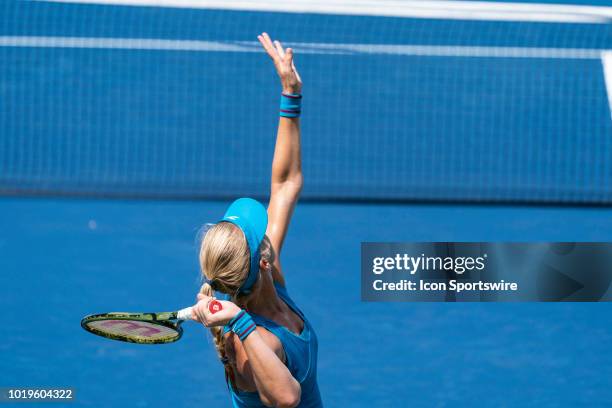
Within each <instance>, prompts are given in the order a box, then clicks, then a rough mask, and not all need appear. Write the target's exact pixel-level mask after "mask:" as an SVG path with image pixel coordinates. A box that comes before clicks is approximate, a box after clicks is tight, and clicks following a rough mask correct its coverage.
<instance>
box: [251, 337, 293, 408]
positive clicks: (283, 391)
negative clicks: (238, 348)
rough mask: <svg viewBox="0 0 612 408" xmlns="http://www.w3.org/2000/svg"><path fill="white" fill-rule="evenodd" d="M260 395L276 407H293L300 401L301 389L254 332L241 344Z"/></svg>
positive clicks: (283, 365)
mask: <svg viewBox="0 0 612 408" xmlns="http://www.w3.org/2000/svg"><path fill="white" fill-rule="evenodd" d="M242 345H243V347H244V350H245V351H246V354H247V357H248V360H249V365H250V367H251V371H252V373H253V377H254V379H255V383H256V384H257V389H258V390H259V392H260V394H263V395H264V396H265V397H266V399H267V400H269V401H270V402H272V403H273V404H274V406H277V407H294V406H296V405H297V404H298V403H299V401H300V394H301V387H300V384H299V383H298V382H297V381H296V380H295V378H293V376H292V375H291V373H290V372H289V369H287V367H286V366H285V364H283V362H282V361H281V360H280V359H279V358H278V356H277V355H276V354H275V353H274V351H272V350H271V349H270V347H268V345H267V344H266V343H265V342H264V340H263V339H262V337H261V336H260V335H259V333H257V331H254V332H253V333H251V334H250V335H249V336H248V337H247V338H246V339H244V341H243V342H242Z"/></svg>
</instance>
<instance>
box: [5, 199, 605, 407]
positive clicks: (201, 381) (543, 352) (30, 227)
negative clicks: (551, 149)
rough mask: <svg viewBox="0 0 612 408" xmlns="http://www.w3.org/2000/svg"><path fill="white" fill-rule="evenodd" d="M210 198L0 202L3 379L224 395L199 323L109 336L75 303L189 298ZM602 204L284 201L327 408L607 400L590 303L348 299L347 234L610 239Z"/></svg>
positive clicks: (87, 393) (292, 268)
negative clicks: (159, 338)
mask: <svg viewBox="0 0 612 408" xmlns="http://www.w3.org/2000/svg"><path fill="white" fill-rule="evenodd" d="M225 206H226V203H225V202H222V201H213V202H210V201H202V202H197V201H194V202H189V201H183V202H172V201H118V200H71V199H17V198H4V199H2V200H0V225H2V234H1V235H0V270H1V271H2V274H1V275H0V277H1V284H0V288H1V289H0V291H1V292H0V307H1V308H2V310H3V312H4V315H5V321H4V324H3V327H4V329H3V334H2V338H3V341H2V343H1V344H0V350H1V355H2V358H0V384H3V385H18V386H26V385H36V386H73V387H76V389H77V391H76V398H77V403H76V405H78V406H81V405H82V406H117V407H124V406H134V407H157V406H201V407H220V406H227V404H228V394H227V390H226V388H225V385H224V383H223V370H222V367H221V365H220V363H219V362H218V361H217V359H216V357H215V355H214V352H213V347H212V345H211V340H210V339H209V337H208V335H207V331H205V330H204V329H203V328H202V327H201V326H198V325H196V324H189V322H187V323H185V325H184V327H185V334H184V336H183V339H182V340H181V341H179V342H178V343H174V344H170V345H160V346H142V345H133V344H126V343H119V342H113V341H109V340H106V339H102V338H99V337H95V336H92V335H91V334H89V333H86V332H85V331H84V330H82V329H81V328H80V326H79V320H80V319H81V317H82V316H83V315H85V314H89V313H94V312H102V311H112V310H127V311H142V310H151V311H157V310H174V309H176V308H177V307H182V306H185V305H188V304H189V303H190V302H191V300H192V299H193V298H194V296H195V293H196V292H197V290H198V288H199V285H198V273H199V272H198V261H197V245H196V241H195V236H196V232H197V229H198V226H200V225H202V224H203V223H205V222H211V221H215V220H216V219H217V218H218V217H219V216H220V214H222V213H223V210H224V208H225ZM611 231H612V210H610V209H597V208H581V209H580V208H578V209H576V208H537V207H502V206H498V207H487V206H435V205H427V206H425V205H349V204H344V205H338V204H300V205H298V208H297V211H296V214H295V217H294V220H293V224H292V226H291V230H290V232H289V236H288V238H287V241H286V246H285V252H284V254H283V262H284V267H285V269H286V274H287V279H288V288H289V290H290V293H291V294H292V295H293V297H294V298H295V299H296V301H297V302H298V304H300V305H301V306H302V308H303V309H304V311H305V313H306V314H307V315H308V317H309V318H310V319H311V320H312V322H313V324H314V326H315V328H316V330H317V333H318V335H319V341H320V356H319V383H320V387H321V392H322V394H323V398H324V401H325V403H326V405H327V406H331V407H335V406H346V407H348V406H350V407H370V406H380V407H397V406H415V407H432V406H449V407H450V406H465V407H473V406H492V407H516V406H538V407H556V406H589V407H592V406H606V405H607V404H608V403H609V402H610V401H611V400H612V386H611V385H612V383H611V382H610V378H612V368H611V367H612V351H611V350H610V344H611V342H612V330H611V329H610V327H611V324H612V317H611V315H612V309H611V308H610V306H609V304H602V303H587V304H578V303H567V304H563V303H561V304H558V303H555V304H543V303H538V304H535V303H534V304H495V303H486V304H468V303H454V304H437V303H436V304H416V303H362V302H361V301H360V289H359V282H360V278H359V248H360V242H361V241H408V240H417V241H418V240H422V241H429V240H434V241H435V240H449V241H452V240H475V241H478V240H500V241H503V240H506V241H508V240H509V241H530V240H552V241H555V240H556V241H563V240H587V241H589V240H598V241H609V240H611V239H612V232H611Z"/></svg>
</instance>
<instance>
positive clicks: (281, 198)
mask: <svg viewBox="0 0 612 408" xmlns="http://www.w3.org/2000/svg"><path fill="white" fill-rule="evenodd" d="M257 38H258V39H259V41H260V42H261V44H262V45H263V47H264V49H265V50H266V52H267V53H268V55H269V56H270V58H271V59H272V61H273V62H274V66H275V67H276V71H277V73H278V76H279V77H280V80H281V85H282V91H283V94H286V95H298V94H300V93H301V91H302V80H301V78H300V75H299V74H298V72H297V70H296V68H295V64H294V63H293V50H292V49H291V48H287V49H286V50H285V49H283V47H282V45H281V43H280V42H279V41H274V42H272V40H271V39H270V36H269V35H268V34H267V33H263V34H262V35H260V36H258V37H257ZM302 183H303V178H302V159H301V146H300V120H299V117H295V118H289V117H282V116H281V117H280V119H279V123H278V132H277V134H276V147H275V149H274V159H273V160H272V179H271V192H270V203H269V205H268V219H269V220H268V230H267V231H266V235H267V236H268V238H270V242H271V243H272V247H273V248H274V251H275V253H276V256H275V257H274V263H273V265H272V271H273V275H274V279H275V280H276V281H277V282H279V283H281V284H282V285H284V284H285V282H284V278H283V275H282V272H281V266H280V252H281V249H282V246H283V241H284V239H285V235H286V234H287V229H288V227H289V222H290V220H291V215H292V214H293V209H294V207H295V204H296V202H297V200H298V197H299V195H300V191H301V190H302Z"/></svg>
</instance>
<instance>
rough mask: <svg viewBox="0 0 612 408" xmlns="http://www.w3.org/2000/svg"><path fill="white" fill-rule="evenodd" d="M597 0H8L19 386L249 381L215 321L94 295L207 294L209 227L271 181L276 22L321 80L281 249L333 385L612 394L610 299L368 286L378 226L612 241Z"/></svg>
mask: <svg viewBox="0 0 612 408" xmlns="http://www.w3.org/2000/svg"><path fill="white" fill-rule="evenodd" d="M559 2H561V3H576V2H570V1H566V0H563V1H559ZM76 3H78V2H76ZM287 3H290V2H289V1H288V2H287ZM313 3H314V2H313ZM326 3H327V2H326ZM329 3H334V2H333V1H330V2H329ZM398 3H399V2H398ZM436 3H438V2H436ZM456 3H458V4H459V3H461V2H456ZM496 3H503V2H492V4H496ZM527 3H534V7H535V5H536V2H535V1H532V2H527ZM537 3H538V4H537V5H538V7H540V6H542V7H543V5H542V4H539V3H551V1H543V2H537ZM608 3H609V2H605V1H599V0H593V1H591V2H589V4H591V5H598V6H605V5H609V4H608ZM283 4H284V3H283ZM481 4H483V3H481ZM584 4H586V3H583V5H584ZM485 6H486V7H489V5H486V4H485ZM486 7H485V8H486ZM489 9H490V7H489ZM495 10H497V9H495ZM435 11H436V12H438V11H440V10H439V7H438V9H437V10H435ZM506 12H508V11H506ZM499 13H500V12H499V11H496V12H495V15H496V16H497V17H499V15H500V14H499ZM589 13H591V11H589V12H588V13H586V14H581V12H576V13H574V12H573V11H572V12H566V13H561V15H558V16H557V17H556V19H557V20H555V21H552V22H551V21H541V20H542V19H544V20H546V18H547V17H546V16H545V15H544V16H542V15H541V14H540V15H539V17H537V18H539V19H540V20H537V18H536V17H534V16H533V15H523V16H522V17H520V18H521V19H522V20H519V21H506V20H496V18H497V17H495V18H489V19H486V18H485V19H471V18H467V19H456V18H455V19H452V18H440V17H437V18H399V17H394V16H379V15H376V16H375V15H340V14H329V15H328V14H322V13H304V14H296V13H289V12H268V11H257V10H246V11H244V10H242V11H241V10H221V9H214V10H213V9H191V8H163V7H132V6H119V5H113V6H109V5H100V4H72V3H66V4H64V3H53V2H31V1H5V2H1V3H0V106H1V107H0V123H1V124H2V126H3V127H2V131H1V132H0V193H1V194H2V196H1V197H0V308H1V310H2V311H3V314H4V316H5V320H4V322H3V324H2V332H1V338H2V342H0V386H18V387H26V386H40V387H51V386H53V387H75V388H76V402H75V403H74V404H73V406H96V407H98V406H101V407H171V406H176V407H194V406H197V407H223V406H228V404H229V399H228V398H229V397H228V392H227V389H226V386H225V384H224V381H223V370H222V367H221V364H220V363H219V362H218V360H217V358H216V356H215V355H214V351H213V346H212V340H211V339H210V338H209V336H208V332H207V330H205V329H204V328H203V327H201V326H199V325H197V324H190V322H186V323H185V324H184V328H185V333H184V336H183V339H182V340H181V341H179V342H178V343H173V344H169V345H162V346H141V345H134V344H126V343H119V342H113V341H109V340H106V339H102V338H99V337H95V336H92V335H91V334H89V333H86V332H85V331H84V330H82V329H81V327H80V326H79V321H80V319H81V318H82V317H83V316H84V315H87V314H90V313H98V312H108V311H136V312H137V311H163V310H168V311H171V310H176V309H178V308H181V307H185V306H189V305H190V304H191V302H193V301H194V298H195V295H196V293H197V291H198V289H199V287H200V285H199V267H198V260H197V251H198V245H197V242H196V235H197V232H198V230H199V228H200V227H201V226H202V225H203V224H205V223H207V222H215V221H217V220H218V219H219V217H220V216H221V215H222V214H223V212H224V209H225V207H226V205H227V204H228V203H229V201H230V199H232V198H236V197H240V196H255V197H258V198H261V199H263V197H265V195H266V194H267V192H268V191H269V175H270V161H271V158H272V151H273V144H274V137H273V136H274V134H275V132H276V126H277V124H278V122H277V106H278V91H279V88H278V83H277V77H276V74H275V73H274V71H273V68H272V67H271V65H270V62H269V61H268V59H267V57H265V55H263V54H262V53H261V50H260V49H259V45H258V44H256V43H255V41H256V37H255V36H256V35H257V34H258V33H260V32H262V31H268V32H270V33H271V34H272V35H273V37H274V38H279V39H281V40H283V41H284V42H285V43H286V44H289V45H293V47H294V48H295V49H296V62H297V64H298V68H299V70H300V73H301V75H302V77H303V78H304V83H305V87H304V115H303V119H302V131H303V137H302V140H303V146H302V148H303V166H304V174H305V187H304V191H303V198H304V201H303V202H301V203H300V204H299V205H298V207H297V210H296V213H295V216H294V219H293V222H292V226H291V229H290V231H289V235H288V237H287V240H286V244H285V248H284V250H283V266H284V268H285V271H286V276H287V281H288V289H289V293H290V294H291V295H292V297H293V298H294V299H295V300H296V302H297V303H298V304H299V305H300V306H301V308H302V309H303V310H304V312H305V313H306V315H307V316H308V317H309V319H310V320H311V321H312V323H313V325H314V327H315V329H316V331H317V334H318V337H319V352H320V354H319V370H318V375H319V386H320V389H321V393H322V396H323V400H324V402H325V404H326V406H328V407H403V406H411V407H427V408H429V407H475V406H490V407H524V406H528V407H529V406H533V407H559V406H572V407H574V406H575V407H578V406H585V407H603V406H611V405H612V348H611V344H612V307H611V306H610V304H608V303H555V304H548V303H537V304H536V303H521V304H506V303H482V304H480V303H474V304H472V303H446V304H443V303H430V304H422V303H365V302H361V300H360V286H359V285H360V264H359V262H360V252H359V251H360V243H361V242H363V241H612V208H611V207H610V206H609V205H610V204H611V203H612V137H611V135H612V120H611V116H610V115H611V110H610V93H611V92H610V90H612V83H610V80H611V79H612V53H611V49H612V17H611V16H606V15H605V13H603V14H602V13H599V14H598V13H595V12H592V13H591V14H589ZM451 14H452V13H451ZM516 14H517V15H518V14H520V13H519V12H518V11H517V13H516ZM502 17H503V16H502ZM517 18H518V17H517ZM533 18H536V20H533ZM581 19H582V20H581ZM606 67H607V68H606ZM60 197H61V198H60ZM418 203H421V204H418ZM425 203H429V204H425ZM444 203H448V204H444ZM451 203H454V204H451ZM460 203H462V204H460ZM26 405H27V404H24V406H26Z"/></svg>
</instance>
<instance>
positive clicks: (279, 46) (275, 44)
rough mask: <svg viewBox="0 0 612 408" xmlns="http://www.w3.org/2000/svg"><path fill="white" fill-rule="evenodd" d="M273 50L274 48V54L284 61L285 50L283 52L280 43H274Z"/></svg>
mask: <svg viewBox="0 0 612 408" xmlns="http://www.w3.org/2000/svg"><path fill="white" fill-rule="evenodd" d="M274 48H276V52H278V55H279V56H280V57H281V59H282V60H285V50H283V46H282V45H281V43H280V41H274Z"/></svg>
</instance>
